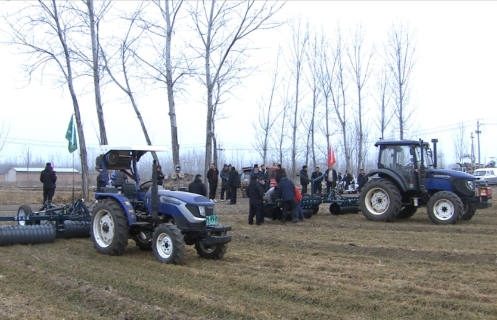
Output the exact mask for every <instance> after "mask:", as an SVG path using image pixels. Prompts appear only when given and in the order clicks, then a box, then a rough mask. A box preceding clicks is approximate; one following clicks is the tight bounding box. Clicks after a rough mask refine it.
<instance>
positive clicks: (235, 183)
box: [228, 167, 242, 204]
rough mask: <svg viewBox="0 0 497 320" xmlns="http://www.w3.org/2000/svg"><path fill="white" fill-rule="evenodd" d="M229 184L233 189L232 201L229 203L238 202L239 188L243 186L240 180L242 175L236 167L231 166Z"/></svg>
mask: <svg viewBox="0 0 497 320" xmlns="http://www.w3.org/2000/svg"><path fill="white" fill-rule="evenodd" d="M228 184H229V186H230V190H231V201H230V203H229V204H236V194H237V189H238V188H240V187H241V186H242V182H241V181H240V175H239V174H238V171H236V168H235V167H231V171H230V175H229V178H228Z"/></svg>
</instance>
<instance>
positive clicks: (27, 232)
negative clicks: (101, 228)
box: [0, 199, 91, 246]
mask: <svg viewBox="0 0 497 320" xmlns="http://www.w3.org/2000/svg"><path fill="white" fill-rule="evenodd" d="M90 207H91V205H90ZM90 220H91V213H90V208H89V207H88V206H87V205H86V203H85V202H84V200H83V199H78V200H77V201H76V202H74V203H73V204H71V205H61V206H53V205H51V204H44V205H43V207H42V208H41V209H40V210H39V211H32V209H31V207H30V206H29V205H26V204H24V205H22V206H20V207H19V209H18V210H17V215H16V216H10V217H0V221H13V222H17V225H8V226H0V246H9V245H14V244H40V243H50V242H54V241H55V239H56V238H65V239H69V238H87V237H90Z"/></svg>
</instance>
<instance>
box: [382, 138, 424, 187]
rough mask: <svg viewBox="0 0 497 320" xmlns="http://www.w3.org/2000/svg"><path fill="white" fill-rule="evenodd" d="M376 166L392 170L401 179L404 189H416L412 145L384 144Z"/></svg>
mask: <svg viewBox="0 0 497 320" xmlns="http://www.w3.org/2000/svg"><path fill="white" fill-rule="evenodd" d="M378 167H379V168H380V169H381V168H383V169H390V170H392V171H394V172H395V173H396V174H397V176H398V177H399V178H400V179H402V181H403V183H404V185H405V187H406V189H408V190H414V189H417V187H418V186H417V182H418V180H417V179H416V170H415V152H414V150H413V147H412V146H409V145H404V146H403V145H391V146H385V147H384V148H383V149H382V150H381V153H380V159H379V163H378Z"/></svg>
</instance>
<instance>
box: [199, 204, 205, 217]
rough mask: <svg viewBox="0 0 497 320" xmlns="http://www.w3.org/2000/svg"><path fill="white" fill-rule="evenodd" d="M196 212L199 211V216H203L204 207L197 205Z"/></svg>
mask: <svg viewBox="0 0 497 320" xmlns="http://www.w3.org/2000/svg"><path fill="white" fill-rule="evenodd" d="M198 212H199V213H200V216H201V217H205V207H204V206H198Z"/></svg>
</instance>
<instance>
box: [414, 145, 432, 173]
mask: <svg viewBox="0 0 497 320" xmlns="http://www.w3.org/2000/svg"><path fill="white" fill-rule="evenodd" d="M421 153H423V163H421ZM416 157H417V161H418V168H420V167H421V165H423V166H424V167H425V168H433V161H432V159H431V150H429V149H426V148H423V147H421V146H419V147H416Z"/></svg>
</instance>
